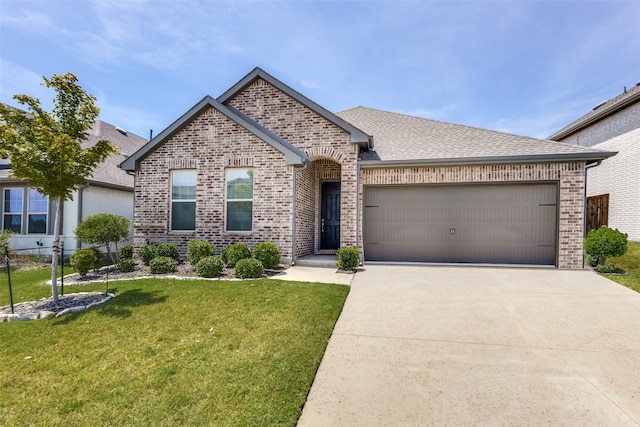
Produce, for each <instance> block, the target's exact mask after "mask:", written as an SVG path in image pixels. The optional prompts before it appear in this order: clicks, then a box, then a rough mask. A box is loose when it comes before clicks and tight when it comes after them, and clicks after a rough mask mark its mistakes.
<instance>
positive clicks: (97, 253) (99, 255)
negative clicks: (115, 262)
mask: <svg viewBox="0 0 640 427" xmlns="http://www.w3.org/2000/svg"><path fill="white" fill-rule="evenodd" d="M88 249H90V250H92V251H93V253H94V254H95V256H96V262H94V263H93V267H92V268H93V269H94V270H97V269H99V268H100V263H101V262H102V258H104V256H105V255H104V254H103V253H102V252H100V249H98V248H96V247H92V248H88Z"/></svg>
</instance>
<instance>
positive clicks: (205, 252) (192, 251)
mask: <svg viewBox="0 0 640 427" xmlns="http://www.w3.org/2000/svg"><path fill="white" fill-rule="evenodd" d="M215 249H216V248H215V246H213V245H212V244H211V243H209V242H207V241H206V240H190V241H189V242H188V243H187V259H188V260H189V262H190V263H191V265H196V264H198V262H199V261H200V260H201V259H203V258H206V257H210V256H212V255H213V254H214V252H215Z"/></svg>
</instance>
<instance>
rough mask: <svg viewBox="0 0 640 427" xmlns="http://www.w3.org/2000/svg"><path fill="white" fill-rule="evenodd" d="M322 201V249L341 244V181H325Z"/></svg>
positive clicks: (336, 246)
mask: <svg viewBox="0 0 640 427" xmlns="http://www.w3.org/2000/svg"><path fill="white" fill-rule="evenodd" d="M321 194H322V197H321V203H320V249H338V247H339V246H340V183H339V182H323V183H322V193H321Z"/></svg>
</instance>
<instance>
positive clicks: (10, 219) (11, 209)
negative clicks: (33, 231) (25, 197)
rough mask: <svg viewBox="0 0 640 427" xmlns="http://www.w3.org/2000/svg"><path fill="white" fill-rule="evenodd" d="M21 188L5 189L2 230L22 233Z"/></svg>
mask: <svg viewBox="0 0 640 427" xmlns="http://www.w3.org/2000/svg"><path fill="white" fill-rule="evenodd" d="M22 206H23V205H22V188H5V190H4V209H3V213H4V216H3V228H4V229H5V230H11V231H13V232H14V233H22Z"/></svg>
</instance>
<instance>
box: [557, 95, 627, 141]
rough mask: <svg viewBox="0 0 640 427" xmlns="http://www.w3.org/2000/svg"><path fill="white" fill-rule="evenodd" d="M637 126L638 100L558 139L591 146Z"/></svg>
mask: <svg viewBox="0 0 640 427" xmlns="http://www.w3.org/2000/svg"><path fill="white" fill-rule="evenodd" d="M638 128H640V102H636V103H635V104H633V105H631V106H629V107H627V108H625V109H624V110H621V111H618V112H617V113H615V114H613V115H611V116H609V117H606V118H604V119H602V120H600V121H598V122H596V123H594V124H593V125H591V126H588V127H586V128H584V129H581V130H579V131H578V132H576V133H573V134H571V135H569V136H567V137H565V138H562V139H559V140H558V141H562V142H567V143H569V144H574V145H580V146H582V147H593V146H594V145H596V144H599V143H601V142H604V141H607V140H609V139H611V138H614V137H616V136H619V135H622V134H624V133H627V132H629V131H632V130H634V129H638Z"/></svg>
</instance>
